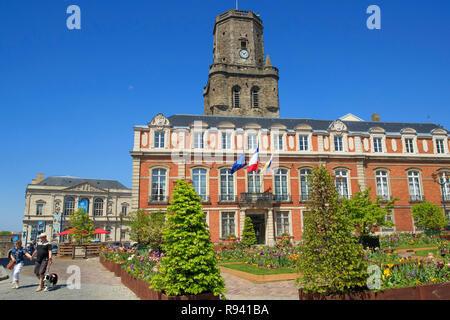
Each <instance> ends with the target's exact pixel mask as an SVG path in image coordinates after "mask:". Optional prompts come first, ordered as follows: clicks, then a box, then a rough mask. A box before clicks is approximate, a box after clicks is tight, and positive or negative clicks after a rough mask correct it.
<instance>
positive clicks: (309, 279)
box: [297, 166, 367, 295]
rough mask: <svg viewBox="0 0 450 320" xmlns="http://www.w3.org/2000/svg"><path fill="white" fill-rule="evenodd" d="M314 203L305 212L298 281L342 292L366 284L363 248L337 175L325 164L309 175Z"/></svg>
mask: <svg viewBox="0 0 450 320" xmlns="http://www.w3.org/2000/svg"><path fill="white" fill-rule="evenodd" d="M308 180H309V184H310V185H309V187H310V195H311V203H310V204H309V205H308V208H307V211H306V212H305V213H304V216H303V222H304V232H303V244H302V245H301V247H300V256H299V259H298V271H299V273H301V274H302V278H300V279H297V285H299V286H300V287H302V290H303V291H305V292H306V293H321V294H327V295H334V294H342V293H348V292H352V291H354V290H360V289H361V288H363V287H365V285H366V280H367V273H366V271H365V264H364V262H363V248H362V246H361V244H359V243H358V240H357V238H356V237H355V236H353V235H352V230H353V225H352V222H351V220H350V218H349V217H348V216H347V215H346V214H345V211H344V210H342V208H341V200H340V199H339V195H338V193H337V191H336V189H335V187H334V184H333V179H332V178H331V176H330V174H329V172H328V171H327V169H326V168H325V167H323V166H320V167H316V168H314V169H313V170H312V174H311V176H310V177H309V179H308Z"/></svg>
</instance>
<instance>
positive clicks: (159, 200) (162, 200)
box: [148, 194, 169, 205]
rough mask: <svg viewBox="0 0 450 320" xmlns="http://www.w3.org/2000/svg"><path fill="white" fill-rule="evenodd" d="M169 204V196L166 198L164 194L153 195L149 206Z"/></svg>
mask: <svg viewBox="0 0 450 320" xmlns="http://www.w3.org/2000/svg"><path fill="white" fill-rule="evenodd" d="M168 203H169V196H165V195H162V194H152V195H150V197H149V200H148V204H149V205H152V204H153V205H154V204H168Z"/></svg>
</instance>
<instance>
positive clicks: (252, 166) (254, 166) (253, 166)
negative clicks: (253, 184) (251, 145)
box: [247, 147, 259, 172]
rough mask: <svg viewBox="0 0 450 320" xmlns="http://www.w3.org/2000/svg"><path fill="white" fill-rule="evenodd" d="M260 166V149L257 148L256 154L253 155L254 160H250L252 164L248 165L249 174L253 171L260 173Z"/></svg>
mask: <svg viewBox="0 0 450 320" xmlns="http://www.w3.org/2000/svg"><path fill="white" fill-rule="evenodd" d="M258 164H259V147H258V148H256V151H255V153H254V154H253V156H252V158H251V159H250V162H249V163H248V168H247V171H248V172H252V171H258Z"/></svg>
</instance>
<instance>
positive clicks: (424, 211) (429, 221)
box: [411, 202, 448, 232]
mask: <svg viewBox="0 0 450 320" xmlns="http://www.w3.org/2000/svg"><path fill="white" fill-rule="evenodd" d="M411 212H412V216H413V218H414V220H415V221H416V225H417V226H418V227H420V228H424V229H425V230H429V231H435V232H436V231H439V230H440V229H442V228H444V227H445V226H446V225H447V224H448V218H446V217H445V216H444V215H443V213H442V210H441V208H439V207H438V206H437V205H435V204H432V203H430V202H422V203H419V204H416V205H414V206H413V207H412V210H411Z"/></svg>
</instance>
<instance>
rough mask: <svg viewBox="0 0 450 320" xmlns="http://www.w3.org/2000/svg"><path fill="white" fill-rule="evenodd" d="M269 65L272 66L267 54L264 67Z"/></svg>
mask: <svg viewBox="0 0 450 320" xmlns="http://www.w3.org/2000/svg"><path fill="white" fill-rule="evenodd" d="M271 66H272V61H270V56H269V55H267V58H266V67H271Z"/></svg>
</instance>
